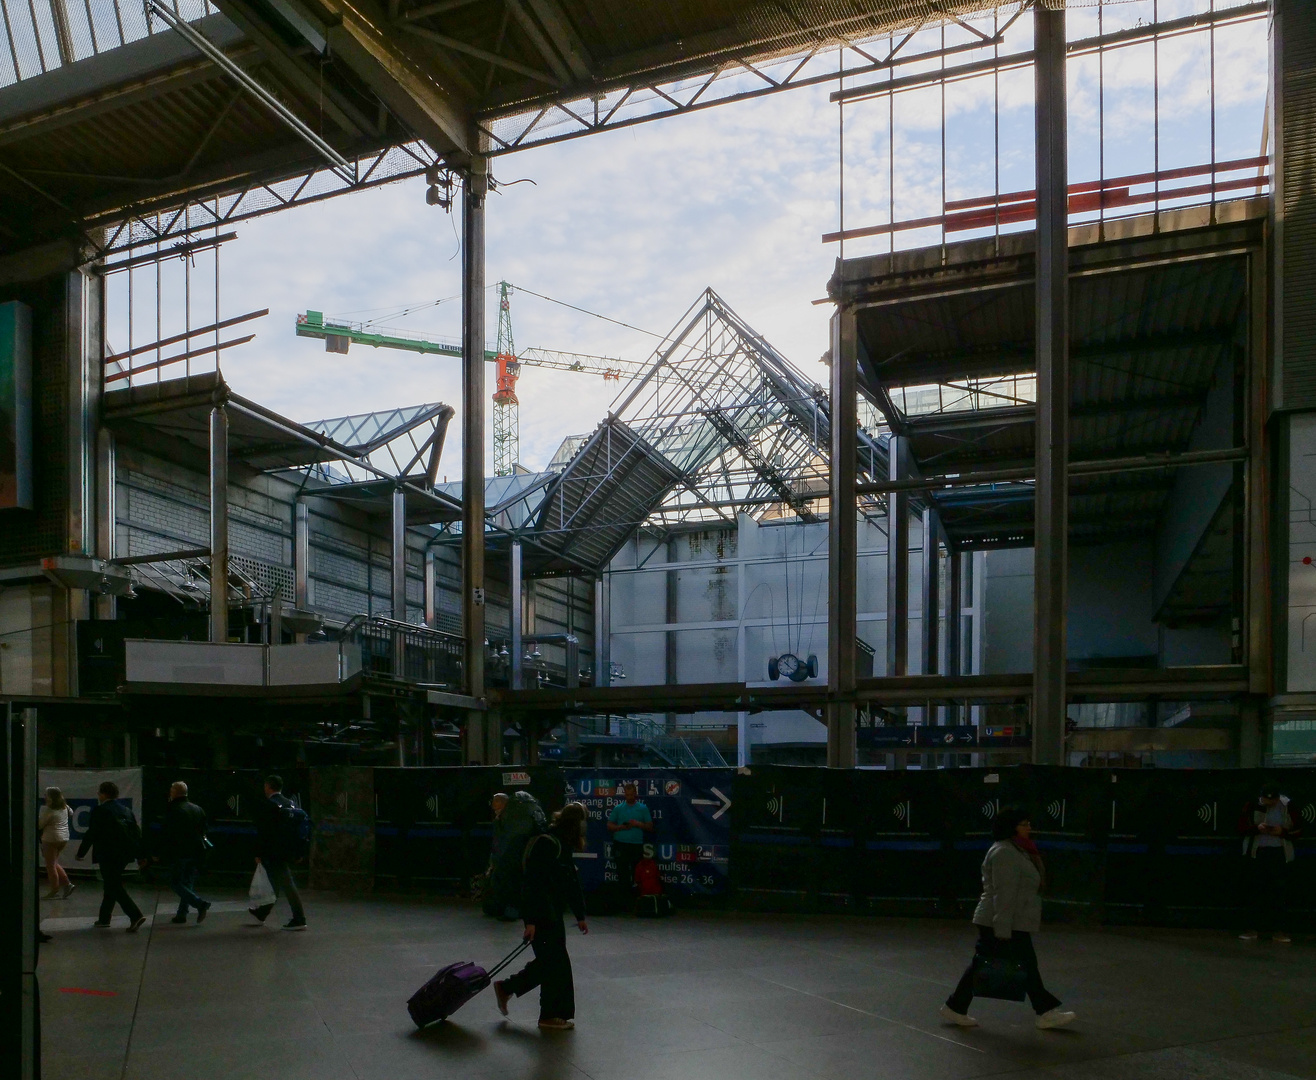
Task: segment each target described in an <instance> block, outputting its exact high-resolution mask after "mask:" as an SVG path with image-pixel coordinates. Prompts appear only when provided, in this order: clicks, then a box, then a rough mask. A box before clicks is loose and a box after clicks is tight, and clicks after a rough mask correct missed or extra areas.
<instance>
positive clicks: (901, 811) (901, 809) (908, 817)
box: [891, 800, 914, 829]
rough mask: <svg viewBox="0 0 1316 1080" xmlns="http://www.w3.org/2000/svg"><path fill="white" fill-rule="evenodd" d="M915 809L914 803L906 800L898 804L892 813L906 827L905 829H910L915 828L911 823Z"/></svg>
mask: <svg viewBox="0 0 1316 1080" xmlns="http://www.w3.org/2000/svg"><path fill="white" fill-rule="evenodd" d="M913 809H914V806H913V803H911V802H910V801H909V800H906V801H905V802H898V803H896V805H895V806H893V807H892V808H891V813H893V814H894V815H895V816H896V820H897V821H899V822H900V823H901V824H902V825H904V826H905V828H907V829H909V828H912V827H913V826H912V825H911V824H910V822H911V821H912V819H913V813H912V811H913Z"/></svg>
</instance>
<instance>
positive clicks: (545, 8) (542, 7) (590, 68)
mask: <svg viewBox="0 0 1316 1080" xmlns="http://www.w3.org/2000/svg"><path fill="white" fill-rule="evenodd" d="M526 2H527V3H528V4H529V5H530V8H531V10H533V11H534V13H535V14H536V15H537V16H538V17H539V21H540V22H541V23H543V25H544V30H545V31H547V33H548V36H549V37H550V38H552V39H553V44H554V45H556V46H557V48H558V51H559V52H561V53H562V57H563V59H564V60H566V62H567V67H569V68H570V69H571V74H572V75H574V76H575V78H576V79H577V80H578V81H580V82H584V81H585V80H587V79H591V78H593V77H594V61H593V59H591V57H590V55H589V50H588V49H586V48H585V43H584V42H583V41H581V40H580V35H579V34H577V33H576V29H575V27H574V26H572V25H571V20H570V19H568V18H567V16H566V12H564V11H563V10H562V5H561V4H559V3H558V0H526Z"/></svg>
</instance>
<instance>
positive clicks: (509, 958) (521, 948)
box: [489, 941, 530, 979]
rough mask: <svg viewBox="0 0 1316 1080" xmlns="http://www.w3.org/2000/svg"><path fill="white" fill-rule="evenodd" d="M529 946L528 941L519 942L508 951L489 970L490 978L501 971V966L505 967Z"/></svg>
mask: <svg viewBox="0 0 1316 1080" xmlns="http://www.w3.org/2000/svg"><path fill="white" fill-rule="evenodd" d="M529 947H530V942H528V941H523V942H521V944H519V945H518V946H517V947H516V948H515V949H513V950H512V951H511V952H510V953H508V954H507V955H506V956H504V957H503V959H502V960H501V961H500V962H499V964H498V966H497V967H496V968H494V969H493V970H492V971H490V972H489V978H490V979H492V978H493V977H494V976H495V975H497V974H498V973H499V972H500V971H502V970H503V968H505V967H507V965H508V964H510V963H511V962H512V961H513V960H515V959H516V958H517V957H518V956H520V955H521V954H522V953H523V952H525V951H526V949H528V948H529Z"/></svg>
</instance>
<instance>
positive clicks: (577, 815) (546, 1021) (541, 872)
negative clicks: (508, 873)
mask: <svg viewBox="0 0 1316 1080" xmlns="http://www.w3.org/2000/svg"><path fill="white" fill-rule="evenodd" d="M587 820H588V812H587V811H586V809H585V807H584V806H583V805H582V804H580V803H575V802H572V803H567V805H566V806H564V807H563V808H562V809H561V810H559V811H558V812H557V813H556V814H554V815H553V823H552V824H551V825H550V826H549V827H548V831H547V832H541V833H538V834H536V835H534V836H532V837H531V838H530V839H529V841H527V843H526V846H525V851H524V853H523V854H522V856H521V859H522V878H521V918H522V920H524V922H525V940H526V941H528V942H530V947H531V948H532V949H534V951H535V958H534V959H533V960H531V961H530V963H528V964H527V965H526V966H525V967H524V968H522V969H521V970H520V971H518V972H517V973H516V974H515V975H513V976H512V977H511V978H510V979H503V980H500V981H498V982H496V983H494V984H493V988H494V997H495V998H496V999H497V1001H498V1011H499V1012H501V1013H502V1014H503V1015H504V1016H506V1015H507V1003H508V1001H509V1000H510V999H511V998H512V997H513V996H515V997H520V996H521V995H522V994H527V993H529V992H530V991H531V990H533V989H534V988H535V987H536V986H537V987H539V1026H540V1028H542V1029H543V1030H545V1031H567V1030H569V1029H570V1028H573V1027H575V1023H576V1022H575V1016H576V988H575V985H574V983H573V982H572V979H571V958H570V957H569V956H568V955H567V934H566V930H565V928H564V927H563V925H562V917H563V915H564V914H565V913H566V912H568V911H570V912H571V913H572V915H574V916H575V919H576V927H577V929H579V930H580V932H581V933H582V934H588V933H589V925H588V924H587V923H586V922H585V895H584V893H583V892H582V891H581V888H580V878H579V877H578V876H577V874H576V863H575V855H576V852H578V851H583V850H584V849H585V823H586V821H587Z"/></svg>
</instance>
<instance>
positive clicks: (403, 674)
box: [338, 615, 466, 689]
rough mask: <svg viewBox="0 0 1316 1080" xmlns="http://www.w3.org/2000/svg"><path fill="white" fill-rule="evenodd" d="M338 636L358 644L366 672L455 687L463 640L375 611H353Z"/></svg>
mask: <svg viewBox="0 0 1316 1080" xmlns="http://www.w3.org/2000/svg"><path fill="white" fill-rule="evenodd" d="M338 638H339V640H340V641H343V642H350V643H352V644H355V645H359V646H360V647H361V670H362V671H363V672H364V673H365V674H366V675H369V676H373V677H376V678H378V677H383V678H392V679H397V680H399V681H405V682H413V683H431V684H434V685H440V686H449V687H452V688H453V689H458V688H460V687H461V685H462V664H463V657H464V656H465V652H466V640H465V639H464V638H461V637H458V636H457V635H456V634H445V633H444V632H443V631H442V630H432V629H430V627H428V626H418V625H416V624H415V623H404V622H398V621H397V620H396V619H386V618H383V617H382V616H378V615H356V616H353V617H352V619H351V620H349V621H348V623H347V625H346V626H344V627H343V629H342V630H341V631H339V635H338Z"/></svg>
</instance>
